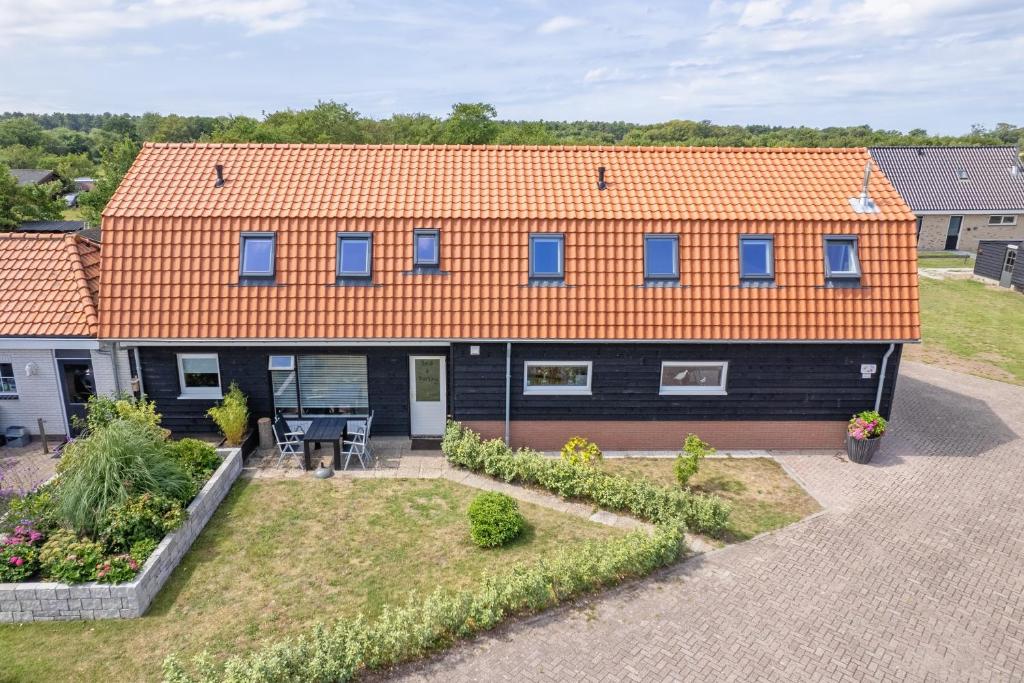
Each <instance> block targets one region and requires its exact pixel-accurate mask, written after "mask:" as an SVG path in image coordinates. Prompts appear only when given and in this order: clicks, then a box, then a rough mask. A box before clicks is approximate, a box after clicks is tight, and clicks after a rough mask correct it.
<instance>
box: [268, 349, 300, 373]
mask: <svg viewBox="0 0 1024 683" xmlns="http://www.w3.org/2000/svg"><path fill="white" fill-rule="evenodd" d="M275 358H287V359H288V360H289V363H288V366H287V367H274V359H275ZM294 369H295V356H294V355H289V354H284V353H280V354H278V353H273V354H268V355H267V370H270V371H271V372H288V371H289V370H294Z"/></svg>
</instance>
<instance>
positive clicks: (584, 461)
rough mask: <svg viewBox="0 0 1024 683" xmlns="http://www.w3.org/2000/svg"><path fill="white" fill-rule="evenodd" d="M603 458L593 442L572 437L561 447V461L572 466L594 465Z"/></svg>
mask: <svg viewBox="0 0 1024 683" xmlns="http://www.w3.org/2000/svg"><path fill="white" fill-rule="evenodd" d="M602 457H603V455H602V453H601V449H600V448H598V447H597V444H596V443H594V442H593V441H588V440H587V439H584V438H583V437H582V436H574V437H572V438H571V439H569V440H568V441H566V442H565V445H564V446H562V460H564V461H566V462H567V463H570V464H572V465H596V464H597V463H598V462H600V461H601V458H602Z"/></svg>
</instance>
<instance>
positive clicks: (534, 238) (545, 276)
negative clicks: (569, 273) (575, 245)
mask: <svg viewBox="0 0 1024 683" xmlns="http://www.w3.org/2000/svg"><path fill="white" fill-rule="evenodd" d="M543 240H553V241H556V242H557V243H558V271H557V273H538V272H537V269H536V268H534V261H535V259H534V253H535V246H536V243H537V242H538V241H543ZM529 251H530V253H529V260H530V279H531V280H564V279H565V235H564V234H563V233H560V232H537V233H531V234H530V243H529Z"/></svg>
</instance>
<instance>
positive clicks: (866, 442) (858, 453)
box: [846, 434, 882, 465]
mask: <svg viewBox="0 0 1024 683" xmlns="http://www.w3.org/2000/svg"><path fill="white" fill-rule="evenodd" d="M881 446H882V437H880V436H874V437H871V438H870V439H855V438H853V437H852V436H850V435H849V434H847V435H846V454H847V455H848V456H850V462H855V463H857V464H858V465H866V464H868V463H869V462H871V458H873V457H875V453H877V452H878V449H879V448H880V447H881Z"/></svg>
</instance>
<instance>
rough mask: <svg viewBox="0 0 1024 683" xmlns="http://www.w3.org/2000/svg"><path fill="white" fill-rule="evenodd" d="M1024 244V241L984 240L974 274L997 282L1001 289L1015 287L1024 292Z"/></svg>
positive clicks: (979, 249)
mask: <svg viewBox="0 0 1024 683" xmlns="http://www.w3.org/2000/svg"><path fill="white" fill-rule="evenodd" d="M1022 244H1024V241H1021V240H982V241H981V243H980V244H979V245H978V258H977V260H975V262H974V274H975V275H980V276H981V277H985V278H989V279H991V280H996V281H997V282H999V285H1000V286H1001V287H1013V288H1014V289H1017V290H1019V291H1021V292H1024V255H1022V254H1021V245H1022ZM1018 260H1020V264H1018V263H1017V261H1018Z"/></svg>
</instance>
